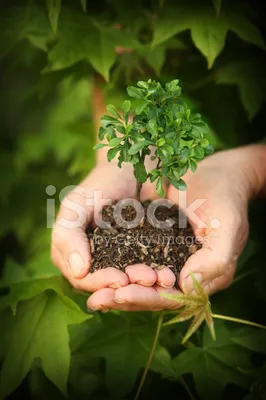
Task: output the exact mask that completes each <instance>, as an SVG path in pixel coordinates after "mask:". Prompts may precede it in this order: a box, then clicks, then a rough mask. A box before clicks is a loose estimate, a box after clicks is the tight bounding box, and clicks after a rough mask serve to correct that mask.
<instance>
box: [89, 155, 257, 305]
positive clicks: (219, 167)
mask: <svg viewBox="0 0 266 400" xmlns="http://www.w3.org/2000/svg"><path fill="white" fill-rule="evenodd" d="M254 153H256V151H254V148H252V147H251V149H250V148H248V147H247V148H241V149H237V150H231V151H227V152H221V153H217V154H215V155H213V156H211V157H209V158H207V159H206V160H204V161H202V162H201V163H200V164H199V167H198V170H197V172H196V173H195V174H192V173H191V172H189V173H188V174H187V175H186V177H185V180H186V182H187V184H188V190H187V197H188V205H190V204H191V203H192V202H193V201H194V200H196V199H206V201H205V202H204V204H203V205H202V206H201V207H200V208H199V209H198V210H197V211H196V212H195V214H196V215H197V216H198V217H199V218H200V219H201V220H202V221H203V222H204V223H205V224H206V225H207V227H206V228H198V227H197V226H196V224H195V223H194V224H193V223H192V225H193V228H194V232H195V235H196V236H201V237H206V239H207V240H206V241H204V244H203V247H202V249H201V250H199V251H197V252H196V253H195V254H194V255H192V256H191V257H190V258H189V259H188V261H187V263H186V264H185V266H184V267H183V269H182V271H181V274H180V279H179V286H180V287H181V288H182V289H183V291H184V292H191V291H192V290H193V285H192V281H191V278H190V276H189V275H190V272H191V271H192V272H193V273H194V275H195V277H196V278H197V279H198V281H199V282H200V283H201V284H202V285H203V286H204V288H205V289H206V291H207V292H209V293H213V292H215V291H218V290H221V289H224V288H226V287H227V286H229V285H230V283H231V282H232V279H233V276H234V273H235V269H236V262H237V259H238V256H239V255H240V254H241V251H242V249H243V247H244V245H245V242H246V239H247V236H248V220H247V204H248V200H249V199H250V197H252V195H254V194H255V192H256V191H257V190H258V188H259V187H260V186H261V182H260V178H259V177H258V176H257V174H256V171H255V168H254V164H256V162H257V160H256V155H255V154H254ZM254 158H255V159H254ZM167 196H168V198H169V199H170V200H172V201H173V202H175V203H178V197H179V196H178V192H177V190H176V189H175V188H174V187H172V186H171V187H170V188H169V190H168V194H167ZM128 271H130V273H129V280H130V284H129V285H127V286H125V287H123V288H119V289H117V290H113V289H103V290H100V291H98V292H96V293H94V294H93V295H92V296H91V297H90V298H89V300H88V307H89V308H92V309H120V310H160V309H166V308H170V309H171V308H178V307H179V305H178V304H177V303H175V302H173V301H170V300H168V299H165V298H162V297H161V296H160V293H161V292H162V291H163V292H167V293H169V294H174V293H177V289H175V288H173V287H171V288H168V289H163V288H162V287H161V286H158V285H156V283H155V282H154V285H153V286H151V287H143V286H142V285H139V284H136V279H137V277H138V275H137V270H136V269H135V267H134V266H130V267H128ZM162 272H163V270H162ZM167 273H168V278H169V281H168V283H169V286H171V283H172V286H173V283H174V277H173V276H172V278H171V275H170V273H171V271H167Z"/></svg>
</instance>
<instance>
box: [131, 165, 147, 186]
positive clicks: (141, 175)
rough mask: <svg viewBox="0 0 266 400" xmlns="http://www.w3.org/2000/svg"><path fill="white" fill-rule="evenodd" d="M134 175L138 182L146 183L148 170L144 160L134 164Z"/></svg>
mask: <svg viewBox="0 0 266 400" xmlns="http://www.w3.org/2000/svg"><path fill="white" fill-rule="evenodd" d="M134 175H135V177H136V179H137V181H138V182H141V183H144V182H146V180H147V171H146V168H145V166H144V163H143V162H142V161H139V162H137V164H134Z"/></svg>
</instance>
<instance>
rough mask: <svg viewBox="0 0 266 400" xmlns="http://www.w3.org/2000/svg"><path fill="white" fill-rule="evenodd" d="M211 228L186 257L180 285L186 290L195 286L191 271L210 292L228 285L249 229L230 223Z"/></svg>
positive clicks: (190, 289) (186, 291) (189, 290)
mask: <svg viewBox="0 0 266 400" xmlns="http://www.w3.org/2000/svg"><path fill="white" fill-rule="evenodd" d="M227 225H228V226H227V227H223V226H222V225H221V226H220V227H219V228H218V229H210V230H209V231H207V232H206V235H205V236H204V237H203V236H201V237H202V240H203V247H202V248H201V249H200V250H198V251H197V252H196V253H194V254H193V255H192V256H190V257H189V259H188V260H187V262H186V264H185V265H184V267H183V269H182V271H181V273H180V277H179V285H180V287H181V288H182V290H183V291H184V292H185V293H188V292H191V291H192V290H193V289H194V285H193V281H192V279H191V276H190V274H191V272H193V274H194V275H195V278H196V279H197V280H198V282H199V283H200V284H201V285H203V286H205V287H206V288H209V289H210V290H211V291H212V292H213V291H216V290H220V289H223V288H225V287H227V286H228V285H229V284H230V283H231V281H232V279H233V275H234V272H235V267H236V262H237V259H238V256H239V255H240V253H241V251H242V249H243V247H244V244H245V242H246V238H247V231H248V229H244V227H243V225H242V228H243V229H241V230H239V229H237V227H236V225H234V226H232V223H230V225H229V224H227Z"/></svg>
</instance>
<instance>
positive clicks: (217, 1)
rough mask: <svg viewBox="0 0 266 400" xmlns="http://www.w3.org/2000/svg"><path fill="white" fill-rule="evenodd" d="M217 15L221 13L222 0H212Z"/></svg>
mask: <svg viewBox="0 0 266 400" xmlns="http://www.w3.org/2000/svg"><path fill="white" fill-rule="evenodd" d="M212 2H213V5H214V8H215V11H216V13H217V15H218V16H219V15H220V11H221V7H222V0H212Z"/></svg>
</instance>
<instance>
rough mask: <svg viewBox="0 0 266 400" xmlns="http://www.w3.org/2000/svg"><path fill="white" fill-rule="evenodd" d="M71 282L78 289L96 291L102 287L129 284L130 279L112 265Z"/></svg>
mask: <svg viewBox="0 0 266 400" xmlns="http://www.w3.org/2000/svg"><path fill="white" fill-rule="evenodd" d="M70 283H71V284H72V285H73V286H74V287H75V288H76V289H78V290H82V291H85V292H95V291H97V290H99V289H102V288H113V289H118V288H121V287H123V286H126V285H128V284H129V279H128V276H127V274H125V273H124V272H122V271H120V270H119V269H117V268H111V267H110V268H105V269H101V270H98V271H95V272H93V273H92V274H91V273H89V274H88V275H86V276H85V277H84V278H83V279H73V278H72V279H70Z"/></svg>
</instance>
